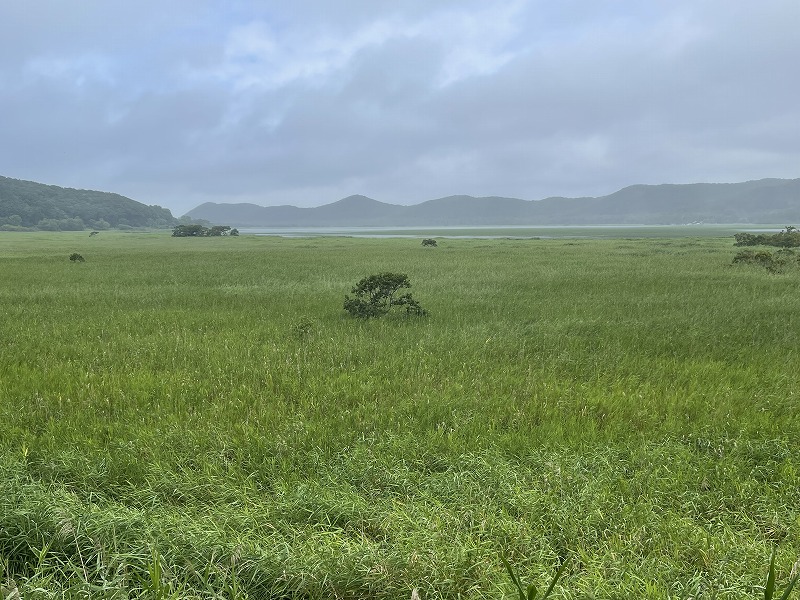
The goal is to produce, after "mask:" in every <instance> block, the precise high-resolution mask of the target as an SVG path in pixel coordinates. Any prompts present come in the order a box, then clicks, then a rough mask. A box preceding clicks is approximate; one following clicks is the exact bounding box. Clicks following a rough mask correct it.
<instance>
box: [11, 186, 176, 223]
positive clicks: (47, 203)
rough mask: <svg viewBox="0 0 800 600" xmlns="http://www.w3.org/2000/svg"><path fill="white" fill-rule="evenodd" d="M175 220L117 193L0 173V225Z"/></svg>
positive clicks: (165, 213) (165, 210)
mask: <svg viewBox="0 0 800 600" xmlns="http://www.w3.org/2000/svg"><path fill="white" fill-rule="evenodd" d="M175 223H176V219H175V218H174V217H173V216H172V213H171V212H170V211H169V210H168V209H166V208H162V207H160V206H147V205H145V204H142V203H140V202H136V201H135V200H131V199H130V198H126V197H125V196H120V195H119V194H111V193H108V192H97V191H92V190H76V189H72V188H63V187H58V186H55V185H44V184H41V183H35V182H33V181H22V180H19V179H10V178H8V177H0V226H2V225H11V226H14V227H37V228H39V229H44V230H46V231H80V230H82V229H84V228H85V227H86V226H89V227H91V228H93V229H108V228H110V227H116V228H119V227H120V225H126V226H128V227H152V228H157V229H165V228H168V227H171V226H172V225H174V224H175Z"/></svg>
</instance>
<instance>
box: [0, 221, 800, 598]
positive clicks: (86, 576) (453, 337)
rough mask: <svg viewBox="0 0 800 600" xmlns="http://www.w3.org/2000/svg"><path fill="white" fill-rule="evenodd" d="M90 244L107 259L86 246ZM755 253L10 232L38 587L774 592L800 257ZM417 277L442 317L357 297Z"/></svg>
mask: <svg viewBox="0 0 800 600" xmlns="http://www.w3.org/2000/svg"><path fill="white" fill-rule="evenodd" d="M73 252H78V253H80V254H81V255H82V256H83V257H84V258H85V262H84V263H72V262H70V261H69V259H68V257H69V255H70V254H71V253H73ZM733 253H734V252H733V248H732V239H714V238H704V239H699V238H698V239H691V238H684V239H651V240H634V239H616V240H444V241H440V244H439V247H438V248H436V249H425V248H422V247H421V246H419V243H418V240H387V239H383V240H378V239H361V240H356V239H346V238H316V239H310V240H309V239H277V238H263V237H256V236H240V237H239V238H219V239H197V240H195V239H177V238H170V237H167V236H165V235H162V234H138V233H127V234H122V233H119V234H114V233H105V232H104V233H103V234H102V235H100V236H95V237H93V238H88V237H87V236H86V235H85V234H66V233H65V234H10V233H9V234H5V235H0V256H2V257H3V260H2V261H0V281H2V282H3V283H2V285H0V307H2V314H3V319H2V321H0V338H1V339H2V346H0V381H2V385H0V423H2V432H1V433H0V459H1V460H0V481H2V482H4V483H3V485H4V488H3V493H2V494H1V495H0V565H2V566H1V567H0V569H2V573H0V583H2V585H4V586H5V587H6V588H7V589H12V584H11V582H12V581H13V588H14V589H18V590H19V591H20V593H21V594H22V595H23V597H26V598H28V597H41V598H49V597H86V596H87V595H89V596H91V597H98V598H100V597H108V598H128V597H163V598H167V597H181V598H185V597H197V598H214V597H250V598H265V597H276V598H278V597H284V598H288V597H295V598H300V597H309V598H310V597H338V598H361V597H379V598H380V597H383V598H396V597H410V595H411V590H412V589H413V588H417V589H419V592H420V595H421V596H422V597H423V598H488V597H500V596H503V595H505V594H508V595H510V594H513V593H515V588H514V587H513V585H512V583H511V581H509V579H508V576H507V573H506V570H505V568H504V565H503V563H502V560H501V556H502V555H504V554H505V555H507V557H508V560H509V562H510V563H511V564H513V565H514V568H515V569H517V571H516V572H517V573H521V574H525V577H524V578H525V580H526V581H549V580H550V579H551V572H550V565H552V564H555V563H561V562H563V561H564V560H566V559H567V558H568V559H569V561H568V562H566V563H565V564H567V565H568V566H567V568H566V570H565V571H564V573H563V576H562V578H561V579H560V580H559V582H558V585H556V587H555V589H554V592H553V593H554V595H555V596H556V597H562V598H590V597H598V598H600V597H602V598H622V597H626V598H627V597H645V598H687V597H690V596H691V597H701V596H709V597H715V598H721V599H722V598H742V597H756V596H758V595H759V594H761V593H762V592H761V590H763V585H764V581H763V579H764V573H765V568H766V565H767V561H768V557H769V556H770V552H771V550H772V548H773V546H774V545H775V544H780V548H781V551H780V553H779V554H778V558H777V561H776V565H775V573H776V579H777V581H778V582H779V583H780V584H785V583H786V582H787V581H788V579H789V571H790V569H791V566H792V563H793V562H794V561H795V560H796V559H797V557H798V556H800V535H799V534H800V513H798V502H797V499H798V498H800V474H798V467H797V465H798V464H800V449H798V448H799V446H798V445H797V443H796V441H797V437H798V433H800V427H799V425H800V419H799V418H798V411H797V407H798V389H800V386H798V383H800V356H798V350H797V339H798V337H799V336H800V319H798V315H800V295H798V293H797V292H798V281H800V280H798V278H797V273H796V272H787V273H784V274H779V275H770V274H768V273H766V272H765V271H764V270H763V269H758V268H756V267H750V266H746V265H736V266H734V265H731V260H732V256H733ZM381 271H396V272H403V273H407V274H408V275H409V278H410V280H411V282H412V285H413V288H412V291H413V294H414V297H415V298H417V299H418V300H419V301H420V303H421V304H422V305H423V306H425V308H427V309H428V310H429V311H430V313H431V314H430V316H429V317H427V318H426V319H403V318H385V319H380V320H374V321H368V322H362V321H358V320H353V319H351V318H349V317H347V316H346V314H345V313H344V312H343V311H342V309H341V306H342V300H343V297H344V295H345V294H346V293H348V292H349V290H350V288H351V287H352V285H353V284H354V283H355V282H356V281H358V280H359V279H361V278H362V277H364V276H365V275H369V274H371V273H376V272H381Z"/></svg>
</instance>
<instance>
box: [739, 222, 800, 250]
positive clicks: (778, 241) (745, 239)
mask: <svg viewBox="0 0 800 600" xmlns="http://www.w3.org/2000/svg"><path fill="white" fill-rule="evenodd" d="M733 238H734V239H735V240H736V241H735V242H734V244H733V245H734V246H777V247H779V248H797V247H800V231H798V230H797V228H796V227H795V226H793V225H787V226H786V229H784V230H783V231H780V232H778V233H773V234H769V233H759V234H755V233H737V234H736V235H734V236H733Z"/></svg>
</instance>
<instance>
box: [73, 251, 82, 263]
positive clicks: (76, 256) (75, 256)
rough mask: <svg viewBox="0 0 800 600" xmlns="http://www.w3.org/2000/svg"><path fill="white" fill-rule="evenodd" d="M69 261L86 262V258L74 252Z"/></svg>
mask: <svg viewBox="0 0 800 600" xmlns="http://www.w3.org/2000/svg"><path fill="white" fill-rule="evenodd" d="M69 259H70V260H71V261H72V262H85V261H84V258H83V257H82V256H81V255H80V254H78V253H77V252H73V253H72V254H70V255H69Z"/></svg>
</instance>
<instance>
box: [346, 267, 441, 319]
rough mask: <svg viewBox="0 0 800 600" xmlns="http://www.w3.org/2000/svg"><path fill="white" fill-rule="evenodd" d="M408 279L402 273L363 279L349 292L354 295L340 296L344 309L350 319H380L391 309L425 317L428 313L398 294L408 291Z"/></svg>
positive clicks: (416, 303)
mask: <svg viewBox="0 0 800 600" xmlns="http://www.w3.org/2000/svg"><path fill="white" fill-rule="evenodd" d="M410 287H411V283H410V282H409V281H408V276H407V275H405V274H403V273H388V272H384V273H378V274H377V275H370V276H368V277H364V278H363V279H362V280H361V281H359V282H358V283H357V284H356V285H355V287H353V289H352V290H351V293H352V294H354V295H355V297H354V298H351V297H350V296H345V297H344V309H345V310H346V311H347V312H349V313H350V314H351V315H352V316H354V317H358V318H361V319H369V318H371V317H381V316H383V315H385V314H387V313H388V312H389V311H390V310H391V309H392V308H393V307H400V308H403V307H404V308H405V310H406V314H408V315H417V316H425V315H427V314H428V311H426V310H425V309H424V308H422V307H421V306H420V305H419V302H417V301H416V300H414V298H412V296H411V294H410V293H408V292H406V293H400V290H403V289H406V288H410Z"/></svg>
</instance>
